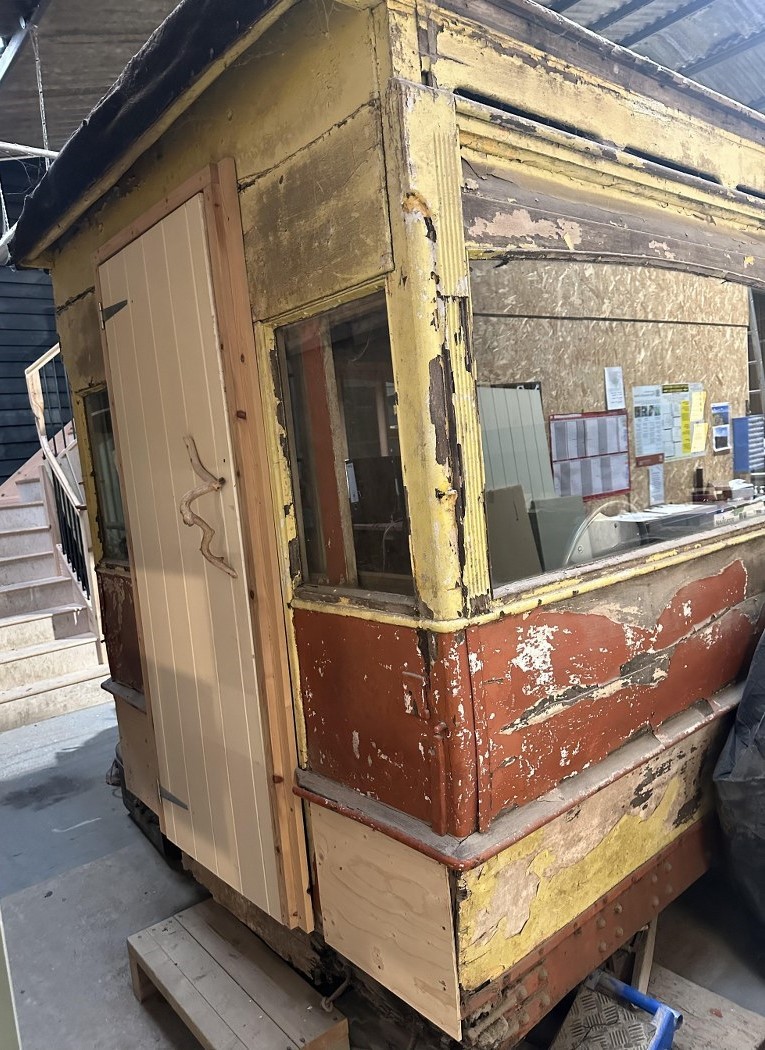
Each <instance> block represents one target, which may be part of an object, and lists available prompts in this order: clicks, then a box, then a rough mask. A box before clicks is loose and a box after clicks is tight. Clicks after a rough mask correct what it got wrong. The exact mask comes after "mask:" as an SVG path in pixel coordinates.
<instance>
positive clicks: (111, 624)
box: [96, 566, 143, 693]
mask: <svg viewBox="0 0 765 1050" xmlns="http://www.w3.org/2000/svg"><path fill="white" fill-rule="evenodd" d="M96 576H97V577H98V596H99V599H100V601H101V619H102V622H103V630H104V641H105V642H106V653H107V655H108V657H109V669H110V670H111V673H112V678H114V679H115V680H116V681H117V682H120V683H121V684H122V685H126V686H129V687H130V688H131V689H135V691H136V692H138V693H142V692H143V675H142V672H141V650H140V648H139V645H138V626H137V624H136V616H135V603H134V599H133V581H132V579H131V577H130V575H129V573H127V572H125V571H124V570H110V569H105V568H103V566H101V567H99V568H98V569H96Z"/></svg>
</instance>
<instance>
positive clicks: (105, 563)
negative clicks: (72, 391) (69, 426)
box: [80, 383, 131, 570]
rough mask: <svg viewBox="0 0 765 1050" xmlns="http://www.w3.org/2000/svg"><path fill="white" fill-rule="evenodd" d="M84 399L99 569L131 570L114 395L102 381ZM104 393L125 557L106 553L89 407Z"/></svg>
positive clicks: (102, 511) (100, 491)
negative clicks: (93, 399)
mask: <svg viewBox="0 0 765 1050" xmlns="http://www.w3.org/2000/svg"><path fill="white" fill-rule="evenodd" d="M80 396H81V401H82V414H83V418H84V420H85V430H86V433H87V437H88V456H89V459H90V467H91V471H92V474H93V492H94V495H95V521H96V527H97V529H98V538H99V543H100V546H101V558H100V560H99V563H98V566H97V568H102V567H103V568H108V569H123V570H124V569H127V570H129V569H130V566H131V558H130V543H129V539H128V527H127V515H126V514H125V503H124V499H123V495H122V478H121V476H120V470H119V466H118V465H117V451H116V434H115V430H114V423H113V421H112V404H111V398H110V397H109V388H108V386H107V384H106V383H100V384H99V385H98V386H94V387H91V388H90V389H88V390H87V392H85V393H83V394H81V395H80ZM98 396H103V397H104V398H105V400H106V406H105V411H107V412H108V415H109V421H110V424H111V434H112V442H113V444H114V463H113V468H114V469H113V477H112V480H113V482H114V483H115V484H116V492H117V494H118V496H119V501H120V507H121V510H122V533H123V537H124V547H125V557H124V558H116V557H113V556H112V555H110V554H108V553H107V540H106V537H107V532H108V529H107V525H106V521H105V517H104V496H103V489H102V482H101V480H100V477H101V475H100V471H99V467H98V465H97V458H96V456H95V441H94V435H93V426H92V420H93V413H92V412H91V411H90V410H89V408H88V404H89V402H90V401H91V398H95V397H98ZM115 527H118V526H110V527H109V528H115Z"/></svg>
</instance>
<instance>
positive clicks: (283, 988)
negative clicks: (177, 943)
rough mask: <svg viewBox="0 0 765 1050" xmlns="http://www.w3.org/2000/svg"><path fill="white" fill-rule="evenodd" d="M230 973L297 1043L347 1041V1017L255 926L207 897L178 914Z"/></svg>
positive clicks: (339, 1047)
mask: <svg viewBox="0 0 765 1050" xmlns="http://www.w3.org/2000/svg"><path fill="white" fill-rule="evenodd" d="M176 919H177V921H178V922H179V923H180V924H181V926H183V928H184V929H185V930H186V931H187V932H188V933H189V934H190V935H191V936H192V937H194V939H195V940H196V941H197V942H198V943H199V944H201V945H202V946H203V947H204V948H205V949H206V950H207V951H208V952H209V953H210V955H211V956H212V957H213V959H215V961H216V962H217V963H218V965H219V966H221V967H222V968H223V969H224V970H225V971H226V973H228V974H229V976H230V977H232V978H233V979H234V980H235V981H236V982H237V984H238V985H239V986H240V987H241V988H243V989H244V990H245V992H247V994H248V995H249V996H250V997H251V998H252V999H253V1000H254V1001H255V1002H256V1003H258V1004H259V1005H260V1007H261V1009H262V1010H263V1011H264V1012H265V1013H267V1014H268V1016H269V1017H270V1018H271V1020H272V1021H274V1022H275V1024H277V1025H278V1026H279V1028H280V1029H281V1030H282V1031H283V1032H285V1033H286V1035H287V1036H289V1038H290V1039H292V1040H293V1041H294V1042H295V1043H299V1044H300V1045H301V1046H303V1047H304V1050H307V1048H310V1047H313V1046H315V1045H318V1044H319V1043H320V1045H321V1047H322V1050H330V1047H336V1048H337V1050H342V1048H343V1047H347V1045H348V1022H347V1020H346V1019H345V1018H344V1017H343V1016H342V1014H340V1013H339V1012H338V1011H336V1010H332V1011H331V1012H329V1013H327V1012H325V1011H324V1010H323V1009H322V1006H321V998H322V997H321V995H320V994H319V992H317V991H316V990H315V989H314V988H313V987H312V986H311V985H309V984H308V983H307V982H306V981H304V980H303V979H302V978H301V977H299V976H298V974H297V973H295V971H294V970H293V969H291V968H290V967H289V966H288V965H287V964H286V963H285V962H284V961H283V960H282V959H280V958H279V956H278V955H276V953H275V952H273V951H271V949H270V948H269V947H268V946H267V945H266V944H264V943H263V941H262V940H261V939H260V938H259V937H257V936H256V935H255V934H254V933H253V932H252V931H251V930H248V929H247V927H246V926H244V925H243V924H242V923H241V922H239V921H238V920H237V919H235V918H234V916H233V915H231V913H230V912H228V911H226V910H225V908H221V907H220V905H218V904H215V902H214V901H211V900H208V901H203V902H202V903H201V904H197V905H195V906H194V907H193V908H188V909H187V910H186V911H184V912H181V913H180V914H179V915H177V916H176Z"/></svg>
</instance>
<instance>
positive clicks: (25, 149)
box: [0, 142, 58, 160]
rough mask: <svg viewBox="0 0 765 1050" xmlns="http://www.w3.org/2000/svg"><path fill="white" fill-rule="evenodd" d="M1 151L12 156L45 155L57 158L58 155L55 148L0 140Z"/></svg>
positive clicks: (48, 157) (51, 158)
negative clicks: (41, 147)
mask: <svg viewBox="0 0 765 1050" xmlns="http://www.w3.org/2000/svg"><path fill="white" fill-rule="evenodd" d="M0 153H7V154H9V155H10V156H11V157H44V158H45V159H46V160H55V158H56V157H57V156H58V153H56V151H55V150H52V149H40V148H39V147H38V146H21V145H19V143H18V142H0ZM1 159H2V158H1V157H0V160H1Z"/></svg>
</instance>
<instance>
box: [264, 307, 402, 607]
mask: <svg viewBox="0 0 765 1050" xmlns="http://www.w3.org/2000/svg"><path fill="white" fill-rule="evenodd" d="M277 334H278V342H279V349H280V356H281V361H282V370H283V373H284V378H285V380H286V382H285V384H284V386H285V388H286V389H285V394H286V400H287V405H288V416H289V439H290V454H291V459H292V470H293V479H294V481H295V483H296V490H297V491H296V492H295V503H296V512H297V517H298V523H299V529H300V543H301V554H302V561H303V575H304V579H305V580H306V582H311V583H316V584H326V585H330V586H335V587H362V588H365V589H369V590H375V591H392V592H398V593H403V594H411V593H412V570H411V563H410V558H409V522H408V517H407V511H406V502H405V499H404V485H403V480H402V476H401V454H400V451H399V442H398V416H397V403H396V392H395V387H394V385H393V369H392V365H391V356H390V341H389V337H388V320H387V312H386V307H385V297H384V295H382V294H381V295H377V296H373V297H371V298H369V299H365V300H363V301H362V302H359V303H354V304H352V305H349V306H344V307H340V308H338V309H336V310H332V311H329V312H327V313H325V314H322V315H321V316H319V317H314V318H311V319H309V320H307V321H301V322H299V323H298V324H294V325H290V326H288V327H285V328H282V329H280V330H279V332H278V333H277Z"/></svg>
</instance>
